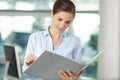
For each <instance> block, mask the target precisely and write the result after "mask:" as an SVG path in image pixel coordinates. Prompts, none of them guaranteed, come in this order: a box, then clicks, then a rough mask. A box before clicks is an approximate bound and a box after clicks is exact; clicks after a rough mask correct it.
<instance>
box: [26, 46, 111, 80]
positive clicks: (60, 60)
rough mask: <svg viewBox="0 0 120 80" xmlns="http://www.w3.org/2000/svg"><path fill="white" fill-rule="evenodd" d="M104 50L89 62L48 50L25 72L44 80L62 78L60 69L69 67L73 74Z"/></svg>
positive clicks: (92, 60)
mask: <svg viewBox="0 0 120 80" xmlns="http://www.w3.org/2000/svg"><path fill="white" fill-rule="evenodd" d="M109 46H111V44H109V45H108V46H107V47H109ZM103 51H104V49H102V50H101V51H100V52H99V53H98V54H97V55H96V56H95V57H93V58H92V59H91V60H90V61H89V62H88V63H86V64H81V63H78V62H76V61H74V60H72V59H69V58H66V57H63V56H61V55H58V54H55V53H53V52H50V51H47V50H46V51H44V52H43V53H42V54H41V55H40V56H39V57H38V58H37V60H36V61H34V62H33V63H32V64H31V65H30V66H29V68H28V69H27V70H26V71H25V72H24V73H26V74H28V75H32V76H35V77H37V78H42V79H44V80H60V78H59V76H58V71H59V70H63V71H66V70H67V69H70V70H71V71H72V72H73V74H76V73H78V72H80V71H81V70H83V69H85V68H86V67H88V66H89V65H90V64H91V63H92V62H94V61H95V60H96V58H97V57H99V56H100V54H101V53H102V52H103Z"/></svg>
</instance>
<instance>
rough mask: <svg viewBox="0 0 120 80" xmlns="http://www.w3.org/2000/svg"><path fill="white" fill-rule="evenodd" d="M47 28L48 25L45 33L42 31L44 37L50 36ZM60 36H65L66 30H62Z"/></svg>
mask: <svg viewBox="0 0 120 80" xmlns="http://www.w3.org/2000/svg"><path fill="white" fill-rule="evenodd" d="M49 28H50V27H48V28H47V29H46V30H45V33H44V36H45V37H47V36H50V33H49ZM61 37H66V31H64V32H63V33H62V35H61Z"/></svg>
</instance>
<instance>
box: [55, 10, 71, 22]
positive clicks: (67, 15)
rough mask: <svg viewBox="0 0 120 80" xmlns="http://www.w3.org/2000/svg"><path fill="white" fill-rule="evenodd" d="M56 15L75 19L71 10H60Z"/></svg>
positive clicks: (66, 18)
mask: <svg viewBox="0 0 120 80" xmlns="http://www.w3.org/2000/svg"><path fill="white" fill-rule="evenodd" d="M54 16H55V17H60V18H62V19H65V20H73V13H71V12H63V11H62V12H58V13H56V14H54Z"/></svg>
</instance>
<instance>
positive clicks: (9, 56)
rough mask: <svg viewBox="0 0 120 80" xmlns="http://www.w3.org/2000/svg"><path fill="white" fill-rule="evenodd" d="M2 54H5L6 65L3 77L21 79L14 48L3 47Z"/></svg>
mask: <svg viewBox="0 0 120 80" xmlns="http://www.w3.org/2000/svg"><path fill="white" fill-rule="evenodd" d="M4 52H5V59H6V64H5V70H4V76H3V77H6V75H7V74H8V75H10V76H12V77H15V78H18V79H21V77H22V74H21V67H20V62H19V57H18V53H17V51H16V47H15V46H10V45H4Z"/></svg>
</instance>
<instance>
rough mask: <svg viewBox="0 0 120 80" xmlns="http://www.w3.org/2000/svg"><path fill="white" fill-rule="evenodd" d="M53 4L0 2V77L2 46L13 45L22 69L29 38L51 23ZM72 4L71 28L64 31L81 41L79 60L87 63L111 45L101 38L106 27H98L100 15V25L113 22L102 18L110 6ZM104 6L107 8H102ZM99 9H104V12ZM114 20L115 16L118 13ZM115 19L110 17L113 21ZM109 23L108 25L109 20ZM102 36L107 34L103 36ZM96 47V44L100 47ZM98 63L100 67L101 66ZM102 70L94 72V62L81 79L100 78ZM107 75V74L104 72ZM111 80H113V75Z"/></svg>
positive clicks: (90, 0)
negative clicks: (73, 7) (72, 19)
mask: <svg viewBox="0 0 120 80" xmlns="http://www.w3.org/2000/svg"><path fill="white" fill-rule="evenodd" d="M54 1H55V0H0V76H2V72H3V68H4V63H5V55H4V49H3V45H4V44H9V45H15V46H17V48H18V49H17V50H18V53H19V58H20V64H21V66H22V64H23V60H24V56H25V50H26V45H27V41H28V38H29V35H30V34H31V33H33V32H35V31H42V30H45V29H46V28H48V26H49V25H50V22H51V20H50V11H51V10H52V6H53V3H54ZM72 1H73V2H74V3H75V5H76V10H77V11H76V16H75V19H74V21H73V23H72V26H71V27H70V28H69V29H68V31H70V32H72V33H74V34H75V35H77V36H78V37H80V38H81V47H82V59H83V61H84V62H87V61H89V60H90V59H92V58H93V57H94V56H95V55H96V54H97V52H98V50H99V49H102V48H104V47H103V46H105V45H106V44H107V42H111V41H107V39H113V37H112V38H111V37H110V38H107V39H105V38H106V36H108V35H110V34H109V33H105V32H106V30H108V28H107V27H105V26H110V25H102V26H104V27H102V28H100V16H103V18H101V21H102V23H104V22H106V23H104V24H107V23H109V22H107V20H109V19H111V20H113V18H109V19H106V18H107V17H106V18H105V17H104V16H106V15H107V14H108V12H106V13H105V11H107V10H108V11H109V9H108V8H109V5H111V4H112V2H111V1H109V0H107V1H103V0H101V2H100V0H72ZM118 1H119V0H115V1H113V6H115V5H116V3H117V2H118ZM108 2H110V3H108ZM106 3H107V4H109V5H105V4H106ZM101 4H102V5H103V6H104V7H103V6H102V7H100V5H101ZM118 5H119V4H118V3H117V9H116V10H114V8H116V7H113V8H112V10H114V11H115V13H116V11H118ZM105 6H108V8H105ZM103 8H105V9H106V10H105V9H103ZM100 9H101V10H103V12H102V11H101V13H104V14H100ZM109 12H111V11H109ZM111 15H112V14H111ZM111 15H109V16H111ZM117 17H119V14H118V16H117ZM117 17H114V18H115V20H116V18H117ZM117 19H118V18H117ZM104 20H105V21H104ZM110 22H111V24H112V21H110ZM114 24H116V23H113V24H112V26H113V25H114ZM117 24H118V25H116V26H119V22H118V23H117ZM112 26H111V27H110V29H113V30H114V31H113V33H114V32H116V30H118V27H117V28H112ZM114 27H115V26H114ZM101 30H102V31H101ZM100 31H101V32H100ZM107 32H109V31H107ZM111 32H112V31H111ZM118 32H119V31H118ZM118 32H117V33H115V34H113V35H112V36H114V35H116V34H117V37H118V34H119V33H118ZM103 33H104V34H108V35H104V34H103ZM98 35H100V38H99V37H98ZM104 37H105V38H104ZM118 38H119V37H118ZM118 38H117V39H116V37H115V38H114V39H115V40H117V41H118V42H119V40H118ZM101 39H102V40H101ZM104 39H105V40H104ZM112 41H114V40H112ZM98 44H100V46H99V45H98ZM104 44H105V45H104ZM117 48H118V46H117ZM118 50H119V49H117V51H118ZM106 52H107V51H106ZM118 53H119V52H116V54H117V55H116V56H118ZM103 56H104V55H103ZM107 56H108V55H107ZM116 56H114V57H116ZM109 57H110V56H108V58H109ZM101 59H102V60H103V61H106V60H105V59H106V58H101ZM101 59H100V60H101ZM116 59H117V60H116ZM116 59H115V60H114V61H115V62H116V65H117V70H118V72H115V73H116V74H115V75H117V76H115V78H117V79H119V76H118V75H119V74H118V73H119V69H118V58H116ZM106 63H107V62H106ZM106 63H105V64H106ZM101 64H102V65H104V64H103V63H101ZM114 68H115V67H114ZM104 69H106V68H104V67H102V68H101V67H99V69H98V59H97V60H96V61H94V62H93V63H92V64H91V65H90V66H89V67H87V68H86V69H85V71H84V73H83V75H82V76H83V77H85V79H88V78H89V79H91V80H98V73H99V74H100V75H101V74H103V75H101V76H99V77H103V76H104V74H105V73H103V72H102V71H104ZM108 69H109V68H108ZM98 71H101V72H98ZM115 71H116V70H115ZM107 72H109V71H108V70H107ZM107 72H106V73H107ZM105 75H106V74H105ZM103 78H104V77H103ZM107 78H109V77H107ZM112 78H114V75H113V77H112ZM105 79H106V78H105Z"/></svg>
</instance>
